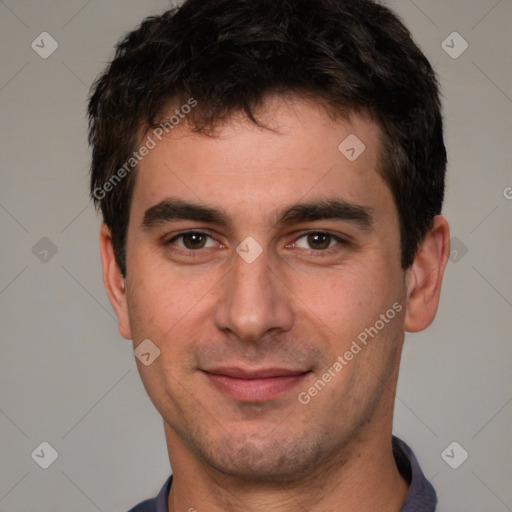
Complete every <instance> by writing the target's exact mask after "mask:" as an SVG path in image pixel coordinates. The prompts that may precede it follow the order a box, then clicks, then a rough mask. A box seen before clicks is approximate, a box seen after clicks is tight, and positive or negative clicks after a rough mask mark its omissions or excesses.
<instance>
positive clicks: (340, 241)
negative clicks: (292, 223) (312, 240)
mask: <svg viewBox="0 0 512 512" xmlns="http://www.w3.org/2000/svg"><path fill="white" fill-rule="evenodd" d="M313 234H318V235H327V236H329V237H330V238H331V240H330V242H332V241H335V242H336V244H335V245H334V246H333V247H328V248H327V249H303V250H306V251H308V252H309V253H314V254H315V255H316V256H318V257H322V256H329V255H331V252H333V250H336V248H339V247H340V246H342V247H348V246H350V245H351V243H350V241H348V240H347V239H344V238H341V237H339V236H337V235H334V234H333V233H330V232H329V231H318V230H312V231H307V232H305V233H302V234H301V235H300V236H299V237H297V238H296V239H295V240H294V241H293V242H291V243H290V244H287V246H289V245H291V244H296V243H297V242H298V241H299V240H301V239H302V238H305V237H308V236H309V235H313ZM186 235H201V236H204V237H207V238H210V239H212V240H214V238H213V236H212V235H211V234H210V233H207V232H205V231H182V232H181V233H178V234H177V235H175V236H173V237H172V238H171V239H170V240H168V241H167V242H165V245H173V243H174V242H175V241H176V240H179V239H180V238H181V239H183V237H184V236H186ZM220 245H222V244H220ZM177 249H178V250H179V251H181V252H184V253H186V255H187V256H191V257H200V256H201V252H203V251H204V250H206V249H212V247H204V248H199V249H186V248H182V247H178V248H177Z"/></svg>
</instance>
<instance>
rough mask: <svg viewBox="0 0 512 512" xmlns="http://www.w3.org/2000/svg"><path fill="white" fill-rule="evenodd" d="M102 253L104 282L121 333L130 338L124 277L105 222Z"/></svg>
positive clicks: (102, 231)
mask: <svg viewBox="0 0 512 512" xmlns="http://www.w3.org/2000/svg"><path fill="white" fill-rule="evenodd" d="M100 253H101V264H102V267H103V284H104V285H105V290H106V291H107V295H108V298H109V299H110V303H111V304H112V307H113V308H114V311H115V313H116V316H117V319H118V321H119V333H120V334H121V336H122V337H123V338H126V339H127V340H130V339H131V338H132V335H131V330H130V322H129V316H128V304H127V301H126V290H125V284H124V277H123V275H122V274H121V271H120V270H119V267H118V265H117V262H116V258H115V256H114V248H113V246H112V235H111V233H110V229H109V228H108V227H107V226H106V225H105V224H103V225H102V226H101V229H100Z"/></svg>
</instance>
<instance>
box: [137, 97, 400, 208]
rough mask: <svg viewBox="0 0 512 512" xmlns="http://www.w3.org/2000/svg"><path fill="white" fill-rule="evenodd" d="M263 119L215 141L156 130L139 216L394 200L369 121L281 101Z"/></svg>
mask: <svg viewBox="0 0 512 512" xmlns="http://www.w3.org/2000/svg"><path fill="white" fill-rule="evenodd" d="M258 119H259V120H260V121H261V122H262V123H263V125H264V127H259V126H257V125H256V124H254V123H253V122H252V121H250V120H248V119H246V118H244V117H243V116H242V115H239V116H233V117H232V118H230V119H229V120H228V121H227V122H225V123H224V124H222V125H221V126H219V128H218V129H217V130H216V132H215V133H214V134H213V136H208V135H205V134H201V133H195V132H192V131H190V130H189V129H188V128H187V126H186V120H184V121H183V122H182V123H181V124H180V125H178V126H176V127H175V128H174V129H173V130H172V131H171V132H170V133H169V134H168V135H167V136H165V137H164V138H163V139H162V140H161V141H159V140H157V138H156V137H155V136H154V134H153V133H152V132H151V131H150V132H148V133H147V134H146V137H152V138H153V139H155V142H156V145H155V147H154V148H153V149H151V150H150V152H149V154H148V155H147V156H145V157H144V158H143V159H142V161H141V162H140V163H139V166H138V170H137V173H136V179H135V186H134V194H133V201H132V214H135V215H136V216H139V217H140V216H141V215H142V214H143V212H144V211H145V210H146V209H148V208H150V207H151V206H153V205H155V204H157V203H158V202H160V201H163V200H165V199H168V198H169V197H173V198H179V199H188V200H191V201H193V202H194V203H202V204H208V205H212V206H216V207H221V208H222V209H223V210H225V211H226V212H228V213H229V212H231V214H234V215H236V214H237V213H239V214H244V213H248V212H253V213H254V212H259V213H265V212H268V213H269V214H270V213H271V212H275V211H276V210H278V209H280V208H281V207H282V206H283V205H286V204H292V203H295V202H298V201H301V200H305V199H311V200H313V199H322V198H332V197H333V196H336V197H339V198H341V199H344V200H346V201H351V202H357V203H359V204H363V205H368V206H371V207H374V206H375V205H374V203H375V201H376V200H377V199H379V200H388V201H389V200H391V196H390V194H389V190H388V189H387V187H386V185H385V183H384V181H383V180H382V178H381V176H380V175H379V174H378V172H377V170H378V169H379V167H380V165H381V161H380V158H381V157H380V155H381V147H382V144H381V132H380V129H379V127H378V126H377V124H376V123H375V122H373V121H372V120H371V119H369V118H368V117H366V116H363V115H360V114H352V115H351V116H350V117H348V118H343V119H337V120H333V119H332V118H331V117H330V116H329V115H328V113H327V112H326V111H325V109H324V108H323V107H322V106H320V105H318V104H315V103H312V102H308V101H303V100H300V99H295V100H290V99H287V100H284V99H282V98H273V99H271V100H268V101H267V103H266V104H265V106H264V109H261V110H260V116H259V117H258ZM383 195H384V196H386V197H376V196H383Z"/></svg>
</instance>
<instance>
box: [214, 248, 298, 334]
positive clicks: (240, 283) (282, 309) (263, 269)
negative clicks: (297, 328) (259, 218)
mask: <svg viewBox="0 0 512 512" xmlns="http://www.w3.org/2000/svg"><path fill="white" fill-rule="evenodd" d="M233 258H234V263H233V268H232V269H231V271H230V272H229V273H228V274H227V276H226V277H225V279H223V281H222V282H221V283H220V285H219V286H220V289H219V293H220V297H219V300H218V302H217V307H216V310H215V322H216V325H217V328H218V329H220V330H222V331H224V332H226V331H230V332H232V333H234V334H236V335H237V336H238V338H239V339H240V340H242V341H245V342H247V343H251V342H252V343H254V342H257V341H258V340H260V339H261V338H262V337H263V336H264V335H266V334H267V335H268V334H270V332H274V333H277V332H280V331H288V330H290V329H291V327H292V324H293V309H292V307H293V304H292V300H291V294H290V291H289V289H288V288H287V286H286V285H285V284H284V282H283V281H282V279H280V276H279V274H278V271H277V266H276V265H274V268H271V266H270V265H271V261H270V259H269V257H268V255H267V254H266V253H265V251H264V252H263V253H262V254H260V255H259V256H258V258H256V260H254V261H252V262H251V263H248V262H247V261H245V260H244V259H243V258H242V257H240V256H239V255H238V254H234V255H233Z"/></svg>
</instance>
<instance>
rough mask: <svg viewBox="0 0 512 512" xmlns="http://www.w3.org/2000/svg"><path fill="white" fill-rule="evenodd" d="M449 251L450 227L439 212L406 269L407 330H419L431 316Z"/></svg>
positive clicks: (425, 326) (427, 322) (429, 322)
mask: <svg viewBox="0 0 512 512" xmlns="http://www.w3.org/2000/svg"><path fill="white" fill-rule="evenodd" d="M449 254H450V229H449V226H448V222H447V221H446V219H445V218H444V217H442V216H440V215H438V216H436V217H434V219H433V221H432V225H431V227H430V229H429V230H428V232H427V234H426V235H425V238H424V239H423V242H422V243H421V246H420V248H419V250H418V253H417V254H416V257H415V258H414V261H413V263H412V265H411V266H410V267H409V268H408V269H407V271H406V287H407V291H406V292H407V297H406V314H405V320H404V328H405V330H406V331H408V332H417V331H422V330H423V329H426V328H427V327H428V326H429V325H430V324H431V323H432V321H433V320H434V318H435V316H436V312H437V306H438V304H439V296H440V294H441V284H442V281H443V275H444V269H445V268H446V264H447V262H448V256H449Z"/></svg>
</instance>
